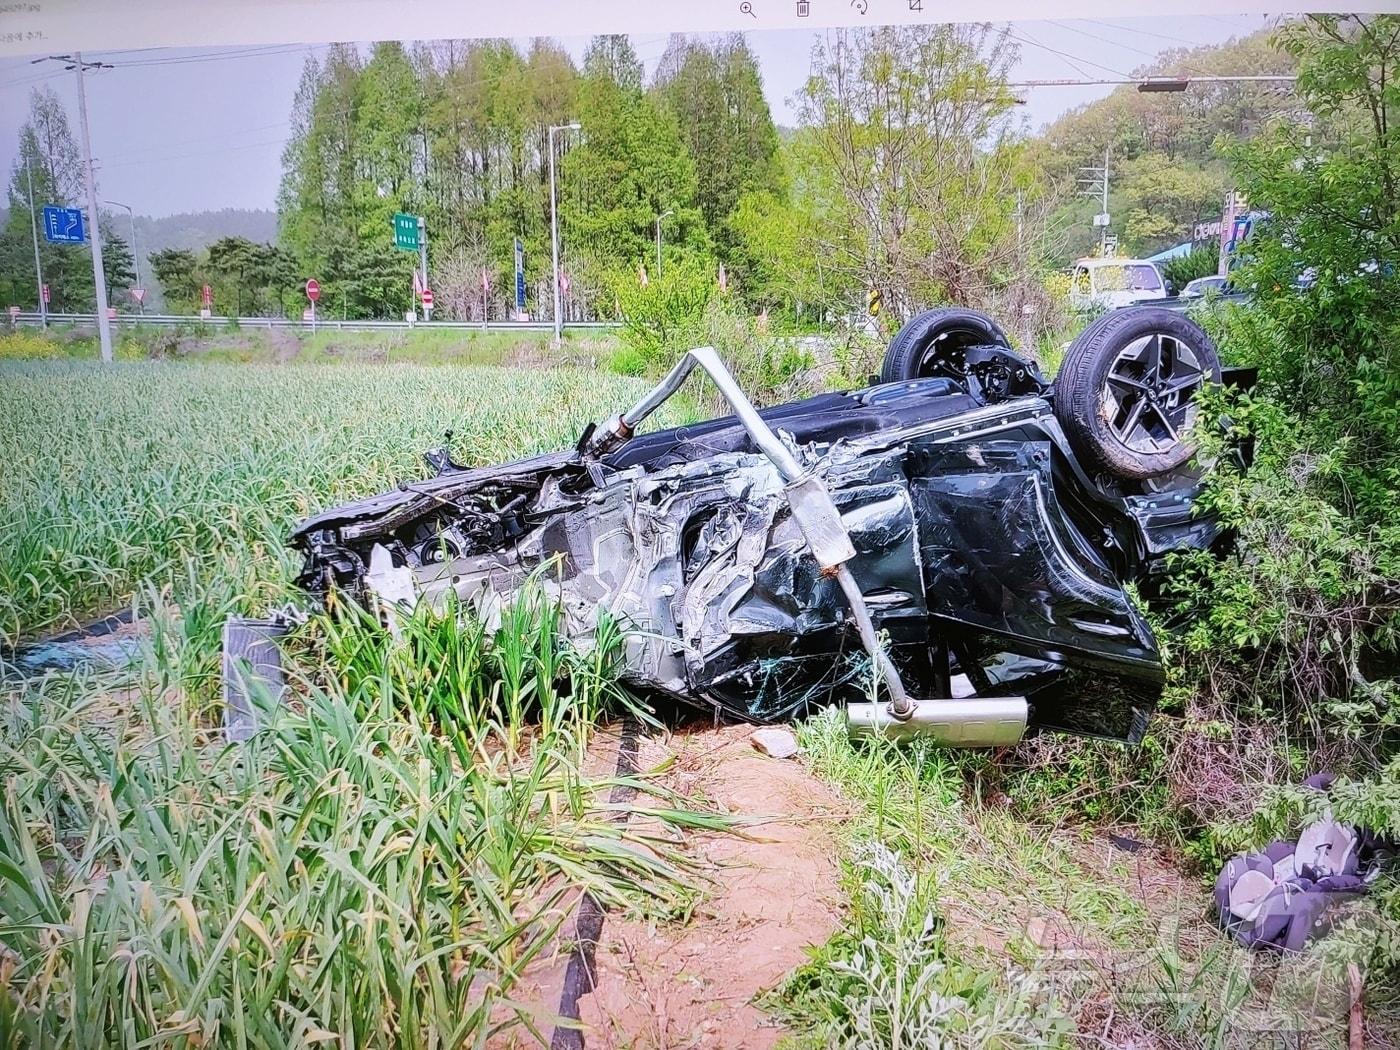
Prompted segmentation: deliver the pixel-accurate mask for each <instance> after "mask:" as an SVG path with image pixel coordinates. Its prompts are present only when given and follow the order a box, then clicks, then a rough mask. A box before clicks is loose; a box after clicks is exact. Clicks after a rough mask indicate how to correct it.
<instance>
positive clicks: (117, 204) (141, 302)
mask: <svg viewBox="0 0 1400 1050" xmlns="http://www.w3.org/2000/svg"><path fill="white" fill-rule="evenodd" d="M102 203H103V204H107V205H110V206H111V207H113V208H125V209H126V217H127V218H128V219H129V220H131V264H132V265H133V266H134V267H136V287H137V288H140V287H141V253H140V251H138V250H137V248H136V212H134V211H132V209H131V205H130V204H123V203H122V202H121V201H103V202H102ZM136 305H137V306H138V307H140V308H141V312H142V313H143V314H144V313H145V312H146V297H145V295H144V294H142V296H141V298H140V299H138V300H136Z"/></svg>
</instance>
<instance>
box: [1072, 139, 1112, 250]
mask: <svg viewBox="0 0 1400 1050" xmlns="http://www.w3.org/2000/svg"><path fill="white" fill-rule="evenodd" d="M1108 149H1109V148H1108V147H1107V146H1105V147H1104V148H1103V167H1101V168H1080V169H1079V170H1080V172H1081V174H1080V176H1079V194H1080V196H1083V197H1097V198H1098V199H1099V213H1098V214H1097V215H1095V216H1094V225H1095V226H1097V227H1098V228H1099V230H1100V233H1099V255H1100V257H1102V256H1104V255H1105V254H1107V252H1108V223H1109V215H1108V183H1109V166H1108V163H1109V162H1108Z"/></svg>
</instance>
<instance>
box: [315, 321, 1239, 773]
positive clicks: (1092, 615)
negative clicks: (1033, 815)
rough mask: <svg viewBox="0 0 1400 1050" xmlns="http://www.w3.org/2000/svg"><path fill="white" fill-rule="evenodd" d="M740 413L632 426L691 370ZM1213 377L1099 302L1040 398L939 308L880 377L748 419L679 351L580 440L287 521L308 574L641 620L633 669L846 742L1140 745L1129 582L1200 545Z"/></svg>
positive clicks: (648, 679) (1135, 626)
mask: <svg viewBox="0 0 1400 1050" xmlns="http://www.w3.org/2000/svg"><path fill="white" fill-rule="evenodd" d="M696 367H699V368H701V369H702V370H704V371H706V372H707V373H709V375H710V378H711V379H712V380H713V381H714V382H715V383H716V384H717V385H718V386H719V389H720V392H721V393H722V394H723V395H724V397H725V398H726V400H727V401H728V403H729V405H730V406H731V408H732V409H733V415H730V416H725V417H723V418H720V419H713V420H710V421H708V422H703V423H698V424H694V425H691V426H684V427H678V428H675V429H671V430H662V431H657V432H653V433H646V434H640V435H637V434H635V433H634V432H635V430H636V429H637V428H638V427H639V426H640V424H641V423H642V421H643V420H644V419H645V418H646V417H647V416H648V415H649V414H650V413H651V412H653V411H654V410H655V409H656V408H657V407H658V406H659V405H660V404H661V403H662V402H663V401H665V400H666V398H668V397H669V396H670V395H671V394H672V393H674V392H675V390H676V389H677V388H678V387H679V386H680V384H681V383H682V382H683V381H684V379H685V378H686V375H687V374H688V373H689V372H690V371H692V370H693V369H694V368H696ZM1221 380H1222V373H1221V368H1220V363H1219V361H1218V358H1217V354H1216V350H1215V347H1214V346H1213V345H1212V343H1211V341H1210V339H1209V338H1208V337H1207V336H1206V334H1205V333H1204V332H1203V331H1202V330H1201V329H1200V328H1199V327H1198V326H1197V325H1195V324H1194V323H1193V322H1191V321H1190V320H1188V319H1187V318H1185V317H1183V316H1181V315H1180V314H1177V313H1174V312H1172V311H1168V310H1164V309H1157V308H1132V309H1128V310H1122V311H1118V312H1115V313H1112V314H1108V315H1106V316H1104V317H1102V318H1100V319H1099V320H1097V321H1096V322H1094V323H1093V324H1092V325H1090V327H1089V328H1088V329H1087V330H1086V331H1085V332H1084V333H1083V334H1082V335H1080V336H1079V338H1078V339H1076V340H1075V341H1074V343H1073V344H1071V346H1070V347H1069V349H1068V351H1067V352H1066V356H1065V359H1064V362H1063V366H1062V368H1061V371H1060V377H1059V379H1058V380H1057V381H1056V382H1055V383H1054V384H1051V383H1049V382H1047V381H1046V379H1045V378H1044V377H1043V376H1042V374H1041V372H1040V370H1039V368H1038V367H1037V366H1036V365H1035V364H1034V363H1033V362H1032V361H1030V360H1028V359H1026V358H1025V357H1023V356H1020V355H1018V354H1017V353H1015V352H1014V351H1013V350H1012V349H1011V348H1010V344H1009V341H1008V340H1007V338H1006V336H1005V334H1004V333H1003V332H1002V330H1001V329H1000V328H999V327H998V326H997V325H996V323H995V322H993V321H992V320H991V319H990V318H988V317H986V316H985V315H982V314H979V313H976V312H974V311H970V310H960V309H946V310H933V311H929V312H927V313H924V314H921V315H919V316H917V317H915V318H914V319H913V320H911V321H910V322H909V323H908V324H907V325H906V326H905V327H904V328H903V330H901V331H900V332H899V334H898V335H897V336H896V337H895V339H894V340H893V341H892V342H891V344H890V346H889V349H888V352H887V353H886V356H885V361H884V367H883V371H882V374H881V375H880V377H879V382H877V383H874V384H873V385H871V386H869V387H868V388H866V389H862V390H852V391H847V392H843V393H830V394H822V395H819V396H816V397H812V398H809V399H807V400H804V401H799V402H796V403H793V404H787V405H780V406H778V407H775V408H770V409H767V410H765V411H761V412H760V411H755V410H754V408H753V407H752V406H751V405H750V404H749V402H748V400H747V399H746V398H745V396H744V394H743V392H742V391H740V390H739V389H738V387H737V384H735V382H734V380H733V379H732V377H730V375H729V373H728V372H727V371H726V370H725V368H724V366H723V364H722V363H721V362H720V359H719V357H718V356H717V355H716V354H715V352H714V351H713V350H711V349H709V348H703V349H699V350H695V351H691V353H689V354H687V355H686V357H685V358H683V359H682V361H681V362H680V363H679V364H678V365H677V366H676V369H675V370H674V371H673V372H672V373H671V374H670V375H669V376H668V377H667V378H666V379H665V380H663V381H662V382H661V383H660V384H659V385H658V386H657V387H656V388H655V389H654V390H653V391H651V392H650V393H649V394H648V395H647V396H646V397H645V398H643V399H642V400H641V401H640V402H638V404H636V405H635V406H633V407H632V408H631V409H630V410H628V411H626V412H623V413H622V414H620V415H618V416H616V417H614V418H613V419H611V420H609V421H607V422H605V423H601V424H598V425H596V426H592V427H590V428H589V429H588V430H587V431H586V432H585V433H584V434H583V436H582V438H581V440H580V441H579V443H578V445H577V447H576V448H574V449H572V450H569V451H565V452H559V453H554V454H550V455H543V456H537V457H534V458H531V459H525V460H521V461H519V462H515V463H509V464H506V465H504V466H497V467H484V468H465V467H462V466H459V465H458V464H456V463H454V462H453V461H452V460H451V458H450V457H449V456H448V455H447V453H446V451H445V450H436V451H434V452H431V453H429V454H428V461H429V463H430V464H431V465H432V466H433V467H434V468H435V469H436V471H437V476H436V477H434V478H432V479H430V480H427V481H422V482H415V483H410V484H404V485H401V486H400V487H399V488H397V489H396V490H394V491H391V492H386V493H384V494H383V495H379V496H375V497H372V498H370V499H365V500H359V501H356V502H353V503H348V504H346V505H344V506H341V507H336V508H334V509H332V510H328V511H326V512H325V513H322V514H318V515H316V516H315V517H313V518H311V519H309V520H307V521H306V522H304V523H303V524H302V525H301V526H299V527H298V528H297V530H296V532H295V533H294V534H293V536H292V540H291V542H292V543H293V545H294V546H295V547H297V548H299V549H300V550H301V551H302V552H304V555H305V565H304V568H303V570H302V573H301V576H300V578H299V582H300V584H301V585H302V586H303V587H304V588H305V589H306V590H307V591H309V592H310V593H312V594H313V595H316V596H324V595H325V594H326V593H327V592H328V591H330V590H332V589H337V590H340V591H344V592H348V593H350V594H351V595H352V596H354V597H355V598H357V599H359V600H362V601H364V602H367V603H370V604H372V605H373V606H375V607H377V608H379V609H380V610H381V611H382V613H383V614H384V615H385V616H386V618H390V619H392V617H393V616H394V615H396V614H397V613H398V612H401V611H403V610H405V609H408V608H411V607H412V606H413V605H414V604H415V603H417V602H419V601H429V602H434V603H437V604H442V603H444V602H445V601H446V599H447V596H448V594H449V592H451V593H452V594H455V595H456V596H457V597H458V598H459V599H460V600H461V601H462V602H464V603H466V604H468V605H470V606H473V607H475V608H477V609H478V610H479V611H480V612H481V613H482V615H484V616H486V617H488V618H490V617H492V616H494V615H495V614H496V611H497V610H499V608H500V606H501V605H502V603H508V602H510V601H511V599H512V597H513V596H514V595H515V594H516V593H518V592H519V591H520V589H521V588H523V587H525V586H527V584H529V583H530V581H532V580H537V581H538V583H539V585H541V586H544V587H545V588H547V589H548V590H550V591H551V592H552V593H553V594H554V596H555V597H557V598H558V600H559V601H560V602H561V604H562V606H563V608H564V609H565V613H566V616H567V617H568V619H569V624H570V628H571V630H572V632H573V634H574V635H575V636H576V637H578V638H580V639H584V640H586V639H587V637H588V634H589V631H590V630H591V628H592V626H593V625H594V624H595V623H596V622H597V617H598V615H599V612H600V610H606V612H607V613H608V614H610V615H611V616H613V617H616V618H619V619H620V620H621V621H623V622H624V623H625V624H627V625H628V626H629V627H631V628H632V630H631V632H630V633H629V641H628V650H627V654H626V668H627V670H626V676H627V679H628V681H629V683H630V684H631V685H632V686H634V687H636V688H638V689H640V690H642V691H650V692H653V693H659V694H665V695H668V696H670V697H673V698H676V699H679V700H683V701H686V702H689V703H691V704H695V705H699V706H701V707H702V708H704V709H706V710H710V711H714V712H716V713H717V714H720V715H723V716H725V717H729V718H735V719H743V720H749V721H758V722H770V721H779V720H784V719H790V718H793V717H796V716H799V715H802V714H804V713H806V712H808V711H809V710H811V709H813V708H815V707H818V706H821V705H826V704H832V703H839V704H846V705H848V707H849V711H850V719H851V726H852V730H853V732H855V733H864V732H879V733H883V734H886V735H892V736H896V737H902V736H908V735H920V734H923V735H932V736H935V737H937V738H939V739H941V740H943V741H944V742H946V743H949V744H953V745H964V746H978V745H983V746H986V745H995V744H1001V743H1009V742H1014V741H1015V740H1017V739H1019V738H1020V737H1021V735H1022V734H1023V733H1024V732H1025V731H1026V730H1027V729H1028V728H1040V729H1055V730H1064V731H1069V732H1074V733H1081V734H1091V735H1098V736H1107V737H1116V738H1120V739H1124V740H1128V741H1136V740H1138V739H1139V738H1140V737H1141V736H1142V734H1143V732H1144V730H1145V728H1146V724H1147V719H1148V716H1149V714H1150V713H1151V711H1152V709H1153V707H1154V705H1155V703H1156V701H1157V699H1158V696H1159V694H1160V692H1161V688H1162V683H1163V669H1162V664H1161V661H1160V658H1159V654H1158V650H1157V646H1156V643H1155V641H1154V639H1153V636H1152V632H1151V630H1150V629H1149V627H1148V625H1147V623H1146V622H1145V621H1144V620H1143V618H1142V617H1141V616H1140V615H1139V613H1138V612H1137V611H1136V609H1135V608H1134V606H1133V604H1132V602H1131V601H1130V600H1129V598H1128V596H1127V594H1126V593H1125V591H1124V586H1125V585H1126V584H1128V583H1132V582H1146V581H1150V578H1151V577H1152V576H1153V575H1154V574H1155V573H1157V572H1158V571H1159V570H1160V568H1161V566H1162V564H1163V560H1164V558H1165V556H1166V555H1167V554H1168V553H1169V552H1172V551H1177V550H1182V549H1188V548H1205V547H1208V546H1210V545H1211V544H1213V543H1215V542H1216V541H1217V538H1218V536H1217V534H1218V529H1217V527H1216V525H1215V524H1214V522H1213V521H1211V520H1210V519H1209V518H1201V517H1197V516H1195V515H1194V514H1193V511H1192V495H1193V492H1194V491H1195V490H1196V487H1197V485H1198V484H1199V478H1200V471H1199V468H1198V467H1197V466H1196V465H1195V464H1194V462H1193V458H1192V449H1191V447H1190V445H1189V444H1188V434H1189V431H1190V428H1191V426H1192V422H1193V418H1194V416H1195V414H1196V412H1197V406H1196V404H1195V402H1194V397H1195V395H1196V394H1197V392H1198V391H1200V390H1201V389H1202V387H1203V386H1205V385H1206V384H1212V383H1217V382H1220V381H1221Z"/></svg>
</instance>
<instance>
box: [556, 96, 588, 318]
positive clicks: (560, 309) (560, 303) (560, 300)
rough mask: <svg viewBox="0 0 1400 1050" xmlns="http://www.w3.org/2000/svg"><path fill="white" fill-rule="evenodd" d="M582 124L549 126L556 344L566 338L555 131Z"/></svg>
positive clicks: (575, 128)
mask: <svg viewBox="0 0 1400 1050" xmlns="http://www.w3.org/2000/svg"><path fill="white" fill-rule="evenodd" d="M581 126H582V125H580V124H578V123H577V122H575V123H573V124H560V125H550V128H549V246H550V254H551V257H552V259H553V268H554V345H555V346H558V345H559V343H560V341H561V340H562V339H563V338H564V297H563V294H562V293H561V291H560V288H559V202H558V197H557V196H556V194H555V189H554V133H555V132H556V131H577V130H578V129H579V128H580V127H581Z"/></svg>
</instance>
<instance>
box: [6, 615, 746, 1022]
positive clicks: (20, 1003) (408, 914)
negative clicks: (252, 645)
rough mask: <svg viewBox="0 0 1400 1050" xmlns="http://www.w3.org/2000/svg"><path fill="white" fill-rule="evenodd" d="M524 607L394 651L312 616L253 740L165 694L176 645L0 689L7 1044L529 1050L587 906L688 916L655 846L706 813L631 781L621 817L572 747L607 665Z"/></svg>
mask: <svg viewBox="0 0 1400 1050" xmlns="http://www.w3.org/2000/svg"><path fill="white" fill-rule="evenodd" d="M526 608H527V609H528V611H527V612H526V613H522V614H520V616H519V617H518V618H514V619H512V618H507V620H506V622H505V623H504V624H503V625H502V627H501V628H500V630H498V631H495V632H490V631H487V630H486V629H485V628H484V627H483V626H482V625H481V624H480V623H479V622H477V621H474V620H472V619H470V618H469V617H465V616H461V615H456V614H454V615H450V616H446V617H438V616H434V615H431V614H430V613H428V612H426V611H424V612H422V613H420V614H419V615H417V616H415V617H413V618H411V619H409V620H407V621H406V622H405V623H404V625H403V627H402V638H401V639H400V640H397V641H396V640H395V639H394V638H392V637H391V636H390V635H388V634H387V633H386V632H385V631H383V630H382V629H380V628H379V626H378V625H377V624H375V623H374V622H373V621H371V620H368V619H365V618H361V617H354V616H351V617H346V618H343V619H341V620H339V621H331V620H326V619H321V620H315V621H313V622H312V623H311V624H310V625H309V626H308V628H307V630H306V632H305V636H304V637H303V638H302V639H300V640H299V646H300V651H301V654H302V655H301V657H300V659H299V660H298V662H297V663H296V664H295V665H294V667H293V680H294V700H293V701H292V702H291V703H289V704H288V705H287V706H286V707H284V708H283V709H281V710H279V711H276V712H268V715H269V718H270V725H269V727H268V728H266V729H265V730H264V731H263V732H262V733H261V734H259V735H258V736H257V737H255V738H254V739H253V741H252V742H251V743H250V744H248V745H246V746H237V745H232V746H226V745H225V744H224V743H223V741H222V739H221V737H220V736H219V735H218V734H216V733H211V732H209V731H207V730H205V729H203V728H201V726H202V722H203V720H202V719H201V718H200V717H199V716H198V712H196V711H192V710H190V706H189V705H188V704H187V703H185V702H184V701H183V700H182V699H181V696H180V694H179V693H175V692H173V691H172V690H171V688H170V683H171V681H172V674H173V672H172V667H171V666H170V665H169V663H168V659H167V658H168V656H169V654H171V653H178V652H179V651H180V646H179V645H176V644H174V643H161V642H153V645H157V644H165V645H166V648H165V649H164V653H165V654H166V656H161V655H160V654H158V653H157V652H156V651H155V650H154V649H153V651H152V653H151V654H150V662H149V663H148V665H147V666H146V668H145V671H146V673H145V675H144V680H143V681H142V682H141V683H140V684H139V685H137V686H135V687H132V686H130V685H127V686H123V685H122V683H119V682H114V681H110V680H100V679H95V678H90V677H88V678H84V677H76V678H75V677H64V678H57V677H56V678H50V679H47V680H44V681H42V682H39V683H37V684H30V685H28V686H26V687H24V688H23V689H22V690H19V691H17V692H12V693H11V694H10V695H9V696H7V697H6V698H5V699H6V704H5V707H4V722H3V728H2V729H0V783H3V784H4V798H3V819H0V1046H4V1047H15V1048H18V1047H33V1046H53V1047H65V1048H68V1047H71V1048H98V1047H112V1046H128V1047H137V1046H171V1047H195V1046H201V1047H209V1046H219V1047H236V1048H239V1050H243V1048H262V1047H285V1046H310V1045H318V1044H323V1043H324V1044H327V1045H336V1046H341V1047H357V1048H358V1047H386V1048H387V1047H394V1048H417V1047H453V1046H483V1045H485V1041H486V1040H487V1039H488V1038H490V1037H491V1036H492V1035H493V1034H496V1033H500V1032H502V1031H505V1030H508V1029H512V1028H520V1029H524V1030H525V1031H527V1032H530V1033H533V1034H534V1036H535V1037H537V1038H541V1039H543V1038H545V1037H546V1036H547V1033H548V1030H549V1028H550V1026H551V1020H552V1019H551V1018H550V1016H549V1006H550V1005H551V1004H531V1003H527V1002H523V1001H521V999H520V998H519V995H518V992H519V988H520V983H521V977H522V973H523V972H524V970H525V968H526V967H527V966H528V965H529V964H530V963H531V962H532V961H533V960H534V959H536V958H537V957H538V956H539V955H540V954H541V953H542V952H546V951H549V950H553V948H554V947H555V946H556V943H557V941H556V934H557V933H558V931H559V928H560V925H561V923H562V922H563V921H564V919H565V918H566V916H567V915H568V914H569V913H570V910H571V907H572V905H573V903H574V902H575V901H576V900H577V898H578V895H579V894H580V893H582V892H584V891H587V892H590V893H592V894H593V895H595V896H596V897H597V898H598V899H599V900H601V901H603V902H605V903H607V904H609V905H612V906H616V907H622V908H639V907H646V908H649V909H653V910H655V909H673V908H677V909H678V908H682V907H684V906H685V905H686V903H687V900H688V894H689V893H690V890H688V889H687V888H686V886H685V883H686V881H693V879H690V880H687V879H686V878H685V877H684V876H685V875H686V872H687V865H686V861H685V858H684V855H683V854H682V853H681V852H680V851H679V849H678V847H677V844H676V841H675V837H674V834H673V832H674V830H675V829H677V828H682V827H691V826H697V825H698V826H708V827H719V826H722V824H721V822H719V821H718V820H717V819H716V818H713V817H711V816H708V815H706V814H704V813H699V812H694V811H691V810H687V809H686V808H684V807H683V806H681V805H679V804H678V803H677V801H676V800H675V799H673V798H670V797H668V796H665V795H663V794H662V793H660V792H659V791H657V790H656V789H651V788H648V787H647V785H646V784H645V783H643V784H641V785H640V786H641V787H642V790H643V792H644V794H643V795H642V796H641V797H642V798H643V799H644V800H646V801H644V802H643V803H642V804H641V807H640V808H642V809H643V810H644V811H645V812H646V813H648V814H649V815H650V816H651V817H652V818H654V819H653V820H650V821H647V822H645V824H641V823H633V824H626V823H622V822H618V821H616V820H614V819H613V813H612V812H611V811H610V809H609V806H608V804H607V802H606V801H604V799H605V797H606V792H607V790H608V789H609V788H610V787H611V786H612V784H613V783H614V782H615V781H614V780H613V778H610V777H606V776H605V777H601V778H590V777H587V776H585V775H583V774H582V773H581V772H580V756H581V749H582V747H583V744H584V742H585V740H586V737H587V733H588V730H589V726H590V724H591V721H592V718H593V717H594V716H595V715H596V714H597V713H598V712H599V711H601V710H603V709H604V708H606V707H608V706H610V705H612V704H613V703H614V702H615V701H616V697H615V695H614V693H613V688H612V679H611V676H610V674H609V671H608V668H609V664H610V661H611V660H613V659H614V658H615V655H616V654H615V652H613V651H611V649H610V648H609V643H608V642H607V641H606V640H605V642H604V645H603V646H602V647H601V648H599V649H595V650H593V651H592V652H589V653H582V652H578V651H576V650H573V649H571V648H569V647H568V646H566V645H564V644H562V643H561V640H560V637H559V633H558V623H559V612H558V609H557V608H555V607H553V606H551V605H549V604H548V603H544V602H543V601H541V600H534V601H532V602H531V603H530V604H529V605H528V606H527V607H526ZM155 637H156V638H157V639H159V638H160V637H161V635H160V632H156V635H155ZM192 637H193V636H192ZM184 644H186V645H197V644H198V642H197V640H194V641H191V640H190V639H186V642H185V643H184ZM643 827H645V828H650V829H653V830H649V831H648V830H640V829H641V828H643ZM542 1005H543V1007H544V1008H543V1010H541V1006H542Z"/></svg>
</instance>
